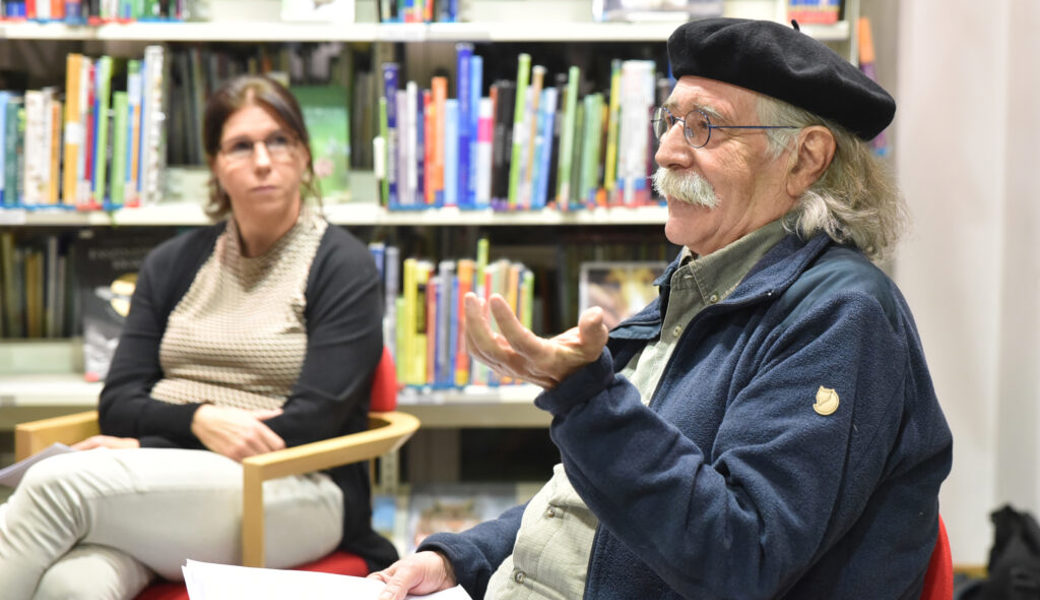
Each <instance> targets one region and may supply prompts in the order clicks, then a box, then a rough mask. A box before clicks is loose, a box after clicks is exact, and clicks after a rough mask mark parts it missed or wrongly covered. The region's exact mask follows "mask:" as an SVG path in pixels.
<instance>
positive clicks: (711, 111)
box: [662, 98, 726, 121]
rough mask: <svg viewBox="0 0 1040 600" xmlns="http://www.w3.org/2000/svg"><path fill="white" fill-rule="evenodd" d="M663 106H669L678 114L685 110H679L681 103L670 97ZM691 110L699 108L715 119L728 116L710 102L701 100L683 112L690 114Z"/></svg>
mask: <svg viewBox="0 0 1040 600" xmlns="http://www.w3.org/2000/svg"><path fill="white" fill-rule="evenodd" d="M662 106H664V107H665V108H667V109H668V110H669V111H671V112H672V114H674V115H676V116H678V115H679V112H683V111H680V110H679V103H677V102H676V101H675V100H673V99H672V98H669V99H668V100H667V101H666V102H665V103H664V104H663V105H662ZM691 110H699V111H701V112H703V113H704V114H706V115H708V116H709V117H712V118H714V119H719V120H721V121H724V120H726V117H724V116H722V113H720V112H719V111H718V110H716V109H715V108H714V107H713V106H711V105H710V104H701V103H699V102H694V103H693V105H692V106H690V108H689V109H688V110H686V111H685V112H683V115H686V114H688V113H689V112H690V111H691Z"/></svg>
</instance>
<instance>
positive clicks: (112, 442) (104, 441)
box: [70, 435, 141, 450]
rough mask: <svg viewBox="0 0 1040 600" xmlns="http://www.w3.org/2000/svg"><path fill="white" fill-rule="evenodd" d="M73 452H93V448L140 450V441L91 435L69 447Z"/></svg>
mask: <svg viewBox="0 0 1040 600" xmlns="http://www.w3.org/2000/svg"><path fill="white" fill-rule="evenodd" d="M70 447H71V448H72V449H73V450H93V449H94V448H111V449H113V450H119V449H121V448H140V447H141V440H139V439H137V438H125V437H115V436H113V435H92V436H90V437H88V438H87V439H85V440H83V441H82V442H76V443H75V444H73V445H72V446H70Z"/></svg>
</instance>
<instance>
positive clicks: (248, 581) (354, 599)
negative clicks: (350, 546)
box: [181, 559, 471, 600]
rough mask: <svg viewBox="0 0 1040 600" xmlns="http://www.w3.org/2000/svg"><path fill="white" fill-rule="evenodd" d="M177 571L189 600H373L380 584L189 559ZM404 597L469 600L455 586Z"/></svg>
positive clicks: (339, 576)
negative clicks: (294, 599) (182, 576)
mask: <svg viewBox="0 0 1040 600" xmlns="http://www.w3.org/2000/svg"><path fill="white" fill-rule="evenodd" d="M181 569H182V571H183V572H184V582H185V584H186V585H187V588H188V597H189V598H191V600H227V599H229V598H250V599H251V600H287V599H291V598H307V599H308V600H347V599H349V600H376V598H378V597H379V592H381V591H382V590H383V583H382V582H379V581H376V580H374V579H366V578H364V577H351V576H349V575H332V574H330V573H315V572H312V571H288V570H281V569H258V568H254V567H239V566H234V565H220V564H215V563H207V562H200V561H197V560H190V559H189V560H188V561H187V564H185V565H184V566H183V567H181ZM408 598H424V599H427V600H471V599H470V597H469V594H467V593H466V592H465V590H463V589H462V588H461V587H459V586H456V587H453V588H451V589H450V590H444V591H443V592H436V593H433V594H430V595H428V596H408Z"/></svg>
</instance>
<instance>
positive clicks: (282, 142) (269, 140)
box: [220, 131, 296, 162]
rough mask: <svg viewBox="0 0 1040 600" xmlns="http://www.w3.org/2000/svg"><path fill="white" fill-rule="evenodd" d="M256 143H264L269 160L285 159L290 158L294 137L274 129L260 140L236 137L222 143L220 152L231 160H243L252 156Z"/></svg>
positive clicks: (294, 145) (294, 144)
mask: <svg viewBox="0 0 1040 600" xmlns="http://www.w3.org/2000/svg"><path fill="white" fill-rule="evenodd" d="M257 144H263V145H264V148H265V149H266V150H267V155H268V156H270V157H271V160H273V161H285V160H289V159H290V158H292V155H293V150H294V149H295V148H296V138H294V137H293V136H291V135H289V134H288V133H285V132H282V131H276V132H274V133H272V134H271V135H269V136H267V137H266V138H264V139H262V140H252V139H249V138H237V139H233V140H231V141H229V142H226V143H224V144H222V145H221V147H220V153H221V154H223V155H224V157H225V158H227V159H228V160H230V161H232V162H239V161H245V160H249V159H251V158H253V153H254V152H255V151H256V145H257Z"/></svg>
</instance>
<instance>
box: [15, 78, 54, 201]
mask: <svg viewBox="0 0 1040 600" xmlns="http://www.w3.org/2000/svg"><path fill="white" fill-rule="evenodd" d="M47 113H48V106H47V93H46V92H44V91H42V90H26V92H25V140H24V142H23V144H24V145H23V152H24V153H25V155H26V158H25V161H24V164H23V170H22V174H21V177H22V182H23V183H22V204H23V205H24V206H39V205H41V204H43V203H44V196H45V195H46V191H47V181H48V179H49V176H50V174H49V173H48V172H47V170H48V169H49V168H50V159H49V158H48V152H49V150H50V139H49V137H48V136H47V124H46V115H47Z"/></svg>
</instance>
